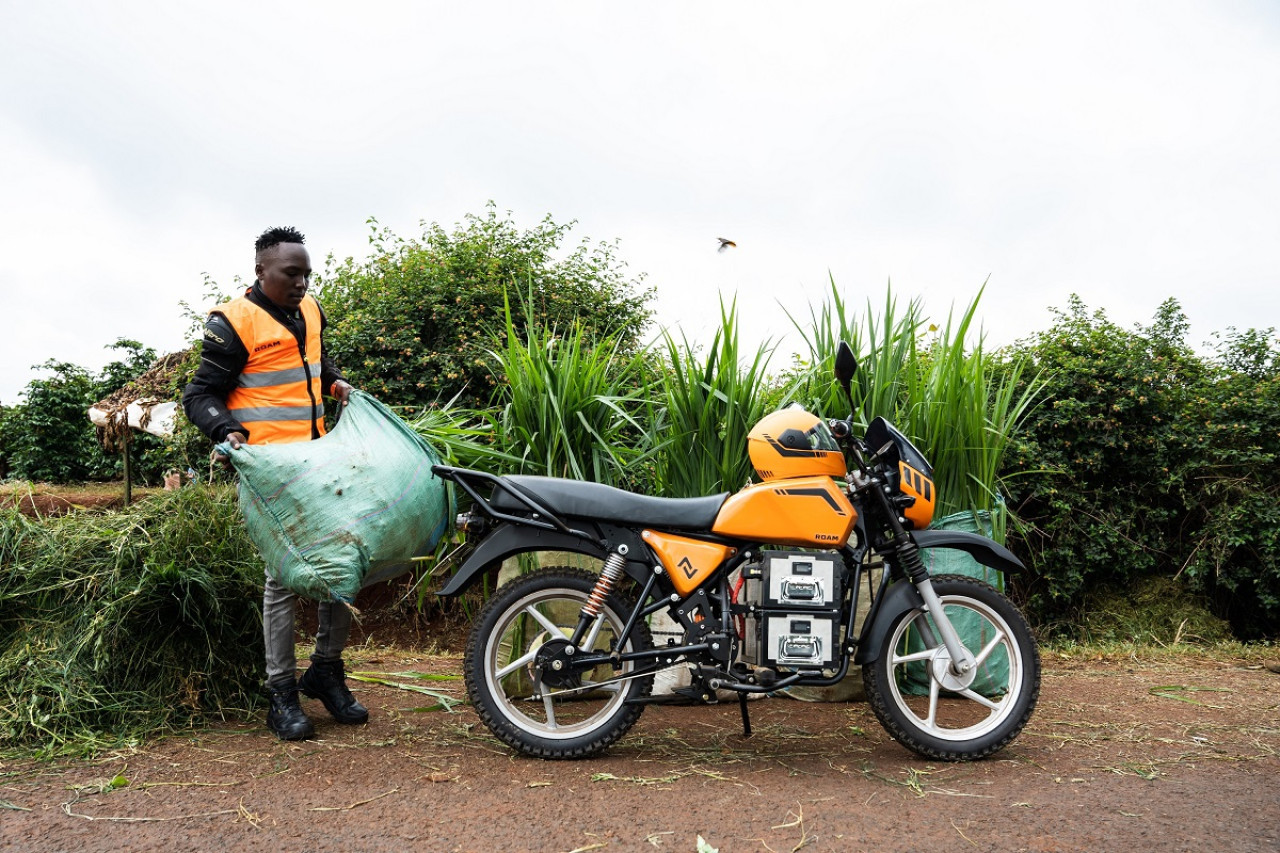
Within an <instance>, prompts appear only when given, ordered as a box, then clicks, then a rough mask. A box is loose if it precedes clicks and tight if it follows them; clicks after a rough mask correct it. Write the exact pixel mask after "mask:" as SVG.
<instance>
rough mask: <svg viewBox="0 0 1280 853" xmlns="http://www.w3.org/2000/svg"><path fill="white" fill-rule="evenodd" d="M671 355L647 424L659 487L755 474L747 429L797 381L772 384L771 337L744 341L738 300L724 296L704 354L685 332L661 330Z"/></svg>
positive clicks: (725, 487) (705, 484)
mask: <svg viewBox="0 0 1280 853" xmlns="http://www.w3.org/2000/svg"><path fill="white" fill-rule="evenodd" d="M663 340H664V343H665V352H666V359H665V362H664V363H663V365H662V368H661V372H660V375H659V378H658V382H657V384H656V387H655V391H656V392H657V393H655V394H654V395H653V396H651V397H650V399H649V406H648V416H647V426H646V429H647V432H648V433H649V435H650V442H651V443H652V444H653V445H654V446H655V447H657V448H658V455H657V462H656V468H655V472H654V489H655V491H656V492H657V493H658V494H661V495H665V496H667V497H694V496H699V495H711V494H715V493H717V492H722V491H737V490H738V489H740V488H742V486H744V485H745V484H746V482H747V479H748V478H749V477H750V476H751V460H750V459H749V458H748V456H747V434H748V433H749V432H750V431H751V428H752V427H753V426H754V425H755V423H756V421H758V420H760V418H762V417H764V416H765V415H766V414H768V413H769V412H770V411H772V410H773V408H774V407H776V406H777V404H778V403H779V401H780V400H782V399H784V398H787V397H789V396H790V395H791V394H792V393H793V392H794V389H795V388H796V387H798V384H799V383H798V382H795V381H791V382H788V383H784V385H783V386H781V387H774V386H773V384H772V383H771V380H770V376H769V373H768V369H769V362H770V359H771V358H772V356H773V352H774V345H773V344H772V343H771V342H769V341H765V342H763V343H761V344H759V345H758V346H757V347H756V348H755V350H750V351H749V350H744V349H743V347H742V344H741V340H740V335H739V328H738V316H737V304H736V302H731V303H730V304H729V305H728V306H727V307H726V306H725V304H724V303H723V302H721V304H720V328H719V329H718V330H717V331H716V333H715V336H714V337H713V338H712V340H711V344H710V346H709V347H708V348H707V352H706V355H705V356H700V355H699V354H698V352H697V350H696V349H695V348H694V347H693V346H691V345H690V343H689V341H688V339H687V338H685V337H683V336H682V337H681V338H680V339H679V340H677V339H676V338H675V337H674V336H673V335H671V334H670V333H669V332H668V333H667V334H665V335H664V336H663Z"/></svg>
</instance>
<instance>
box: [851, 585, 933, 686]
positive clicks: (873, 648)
mask: <svg viewBox="0 0 1280 853" xmlns="http://www.w3.org/2000/svg"><path fill="white" fill-rule="evenodd" d="M922 607H924V599H923V598H921V597H920V593H919V592H918V591H917V590H916V588H915V587H914V586H912V585H911V584H910V583H909V582H907V581H898V582H897V583H895V584H893V585H892V586H890V587H889V588H888V589H886V590H885V591H884V594H883V597H882V598H881V599H880V600H879V601H877V602H876V607H875V612H874V613H873V614H872V617H871V623H870V624H869V625H866V626H865V627H863V629H862V637H861V638H860V639H859V640H858V652H857V654H855V655H854V656H853V662H854V663H855V664H858V665H859V666H861V665H862V664H866V663H871V662H872V661H873V660H875V659H876V658H878V657H880V649H881V648H882V647H883V646H884V638H885V637H887V636H888V635H889V628H890V627H891V626H892V625H893V620H895V619H897V618H898V617H899V616H901V615H902V614H903V613H907V612H909V611H912V610H919V609H920V608H922Z"/></svg>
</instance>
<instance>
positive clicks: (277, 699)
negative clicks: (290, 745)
mask: <svg viewBox="0 0 1280 853" xmlns="http://www.w3.org/2000/svg"><path fill="white" fill-rule="evenodd" d="M267 693H268V694H269V695H270V697H271V710H269V711H267V728H269V729H271V731H273V732H275V733H276V737H278V738H280V740H306V739H307V738H309V737H312V736H314V735H315V733H316V730H315V726H313V725H311V721H310V720H308V719H307V715H306V714H304V713H302V704H301V703H300V702H299V701H298V683H297V682H296V681H290V682H288V683H286V684H284V685H282V686H279V687H273V686H271V685H269V684H268V685H267Z"/></svg>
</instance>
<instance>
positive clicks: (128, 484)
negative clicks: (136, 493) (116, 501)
mask: <svg viewBox="0 0 1280 853" xmlns="http://www.w3.org/2000/svg"><path fill="white" fill-rule="evenodd" d="M131 435H132V431H131V430H129V429H127V428H126V429H125V433H124V439H123V440H122V441H121V444H122V445H123V449H122V450H121V453H122V454H123V456H124V505H125V506H128V505H129V504H131V503H133V478H132V477H131V476H130V473H131V472H130V470H129V468H130V465H129V444H130V441H129V439H130V438H131Z"/></svg>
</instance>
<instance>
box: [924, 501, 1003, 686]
mask: <svg viewBox="0 0 1280 853" xmlns="http://www.w3.org/2000/svg"><path fill="white" fill-rule="evenodd" d="M931 526H932V528H933V529H935V530H962V531H965V532H967V533H977V534H980V535H982V536H986V537H990V536H991V516H990V514H989V513H986V512H979V513H974V512H957V513H954V514H952V515H948V516H944V517H943V518H940V519H938V520H937V521H935V522H934V523H933V524H932V525H931ZM920 556H921V558H922V559H923V560H924V564H925V565H926V566H928V568H929V574H930V575H931V576H932V577H937V576H938V575H966V576H968V577H972V578H978V579H979V580H983V581H986V582H987V583H989V584H991V585H992V586H994V587H995V588H996V589H1000V590H1003V589H1004V576H1003V574H1002V573H1000V572H998V571H996V570H995V569H992V568H988V567H987V566H984V565H983V564H982V563H979V562H978V561H977V560H975V559H974V558H973V557H971V556H969V554H967V553H965V552H964V551H960V550H958V549H955V548H928V549H926V550H923V551H921V552H920ZM952 610H954V608H948V612H947V615H948V616H949V617H950V618H951V622H952V624H953V625H955V628H956V632H957V633H958V634H959V635H960V640H961V642H963V643H964V644H965V645H966V646H967V647H969V649H971V650H973V651H977V650H978V649H982V648H984V647H985V646H986V645H987V643H988V642H990V641H991V639H992V638H993V633H992V628H991V624H990V623H989V622H988V621H987V620H985V619H983V618H981V617H980V616H978V615H977V614H976V613H973V612H971V611H969V610H964V611H960V612H957V613H953V612H952ZM923 648H924V646H923V644H922V643H921V642H920V638H919V636H918V635H917V634H916V632H915V631H914V630H912V631H911V632H909V634H908V638H907V649H908V651H913V652H914V651H920V650H922V649H923ZM905 669H906V684H905V685H904V689H905V690H906V691H907V692H909V693H914V694H926V693H928V692H929V682H928V678H927V675H926V673H925V669H924V664H909V665H908V666H907V667H905ZM1008 684H1009V658H1008V656H1007V655H1006V654H1005V652H1004V650H1003V649H997V650H996V651H995V652H994V653H992V654H991V655H990V656H989V657H988V658H987V659H986V661H984V662H983V664H982V666H981V669H980V670H979V672H978V677H977V678H976V679H974V682H973V690H974V691H975V692H977V693H981V694H982V695H984V696H995V695H998V694H1000V693H1003V692H1005V689H1006V688H1007V686H1008Z"/></svg>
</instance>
